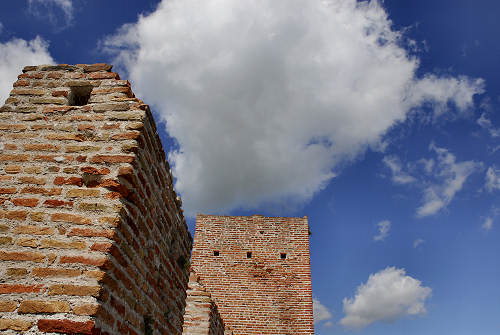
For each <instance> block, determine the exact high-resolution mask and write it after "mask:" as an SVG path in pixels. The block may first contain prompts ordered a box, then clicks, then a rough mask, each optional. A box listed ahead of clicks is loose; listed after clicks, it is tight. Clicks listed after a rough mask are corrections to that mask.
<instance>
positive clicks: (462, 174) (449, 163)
mask: <svg viewBox="0 0 500 335" xmlns="http://www.w3.org/2000/svg"><path fill="white" fill-rule="evenodd" d="M429 148H430V150H432V151H434V152H435V153H436V154H437V161H436V167H435V168H434V169H433V170H434V177H435V178H436V179H437V181H436V182H435V183H430V184H429V185H428V186H427V187H426V188H425V190H424V199H423V204H422V205H421V206H420V207H419V208H418V209H417V216H418V217H424V216H429V215H434V214H436V213H437V212H438V211H440V210H441V209H443V208H445V207H446V206H447V205H448V204H449V203H450V202H451V201H452V200H453V198H454V197H455V194H456V193H457V192H458V191H460V190H461V189H462V187H463V185H464V183H465V181H466V180H467V178H468V177H469V176H470V175H471V174H472V173H473V172H475V171H477V170H478V168H480V167H481V164H480V163H477V162H474V161H463V162H457V161H456V158H455V155H453V154H452V153H450V152H449V151H448V150H447V149H445V148H439V147H437V146H435V145H434V144H432V143H431V145H430V147H429Z"/></svg>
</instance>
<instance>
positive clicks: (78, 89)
mask: <svg viewBox="0 0 500 335" xmlns="http://www.w3.org/2000/svg"><path fill="white" fill-rule="evenodd" d="M91 92H92V86H73V87H71V92H70V94H69V98H68V102H69V105H70V106H84V105H86V104H88V103H89V99H90V93H91Z"/></svg>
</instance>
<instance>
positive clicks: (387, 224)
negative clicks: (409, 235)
mask: <svg viewBox="0 0 500 335" xmlns="http://www.w3.org/2000/svg"><path fill="white" fill-rule="evenodd" d="M377 227H378V234H377V235H375V236H373V240H375V241H383V240H385V238H386V237H387V236H388V235H389V230H391V221H389V220H384V221H380V222H379V223H377Z"/></svg>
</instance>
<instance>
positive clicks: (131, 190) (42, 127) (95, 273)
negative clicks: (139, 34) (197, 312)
mask: <svg viewBox="0 0 500 335" xmlns="http://www.w3.org/2000/svg"><path fill="white" fill-rule="evenodd" d="M14 87H15V88H14V89H13V90H12V92H11V94H10V96H9V98H8V99H7V100H6V102H5V105H4V106H2V107H0V220H1V222H0V280H1V284H0V334H2V333H5V334H12V333H13V332H18V331H29V332H30V333H51V334H55V333H60V334H73V333H80V334H148V335H149V334H181V333H182V321H183V317H182V314H183V309H184V304H185V297H186V288H187V282H188V275H189V273H188V269H187V266H186V264H188V262H187V260H188V259H189V254H190V251H191V243H192V242H191V236H190V234H189V232H188V230H187V226H186V223H185V220H184V217H183V214H182V209H181V207H180V203H181V202H180V200H179V199H178V197H177V195H176V193H175V191H174V189H173V184H172V181H173V179H172V175H171V173H170V169H169V165H168V162H166V160H165V153H164V151H163V148H162V145H161V142H160V138H159V136H158V134H157V131H156V126H155V123H154V120H153V117H152V114H151V111H150V109H149V107H148V106H147V105H145V104H143V103H142V101H140V100H139V99H137V98H135V97H134V95H133V93H132V91H131V89H130V84H129V82H128V81H126V80H120V78H119V76H118V74H116V73H114V72H111V65H108V64H92V65H84V64H81V65H75V66H72V65H55V66H52V65H50V66H49V65H42V66H28V67H25V68H24V70H23V73H22V74H21V75H20V76H19V80H18V81H17V82H16V83H15V84H14ZM78 87H83V88H85V87H88V88H89V90H90V92H91V95H90V99H89V101H88V103H86V104H84V105H82V106H70V105H69V104H70V102H71V101H72V99H75V98H74V95H75V94H77V93H75V92H77V91H78V89H77V88H78Z"/></svg>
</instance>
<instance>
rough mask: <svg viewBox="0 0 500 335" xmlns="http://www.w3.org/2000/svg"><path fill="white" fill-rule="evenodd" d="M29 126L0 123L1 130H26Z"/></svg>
mask: <svg viewBox="0 0 500 335" xmlns="http://www.w3.org/2000/svg"><path fill="white" fill-rule="evenodd" d="M26 129H28V127H27V126H26V125H25V124H19V123H0V130H4V131H25V130H26Z"/></svg>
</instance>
